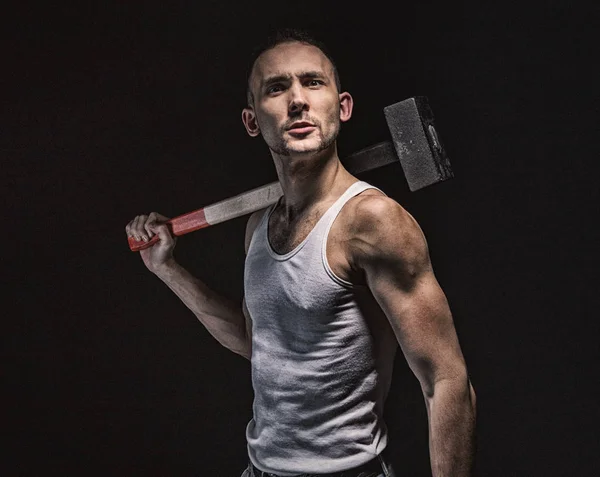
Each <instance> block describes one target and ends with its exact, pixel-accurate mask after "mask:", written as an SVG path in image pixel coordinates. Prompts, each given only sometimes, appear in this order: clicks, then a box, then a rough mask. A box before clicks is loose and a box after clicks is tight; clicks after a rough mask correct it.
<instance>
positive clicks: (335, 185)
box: [273, 143, 353, 221]
mask: <svg viewBox="0 0 600 477" xmlns="http://www.w3.org/2000/svg"><path fill="white" fill-rule="evenodd" d="M273 160H274V162H275V168H276V170H277V176H278V177H279V183H280V184H281V188H282V190H283V198H282V202H281V206H282V208H283V210H282V212H283V213H284V215H285V216H286V217H287V218H288V219H289V220H290V221H291V220H293V218H294V217H295V216H297V215H300V214H301V213H302V212H304V211H306V210H307V209H309V208H310V207H311V206H312V205H314V204H315V203H318V202H321V201H322V200H325V199H327V197H328V196H330V195H333V196H336V195H339V191H338V189H344V190H345V188H346V187H347V186H348V184H349V183H351V182H352V180H353V177H352V176H351V174H350V173H349V172H348V171H347V170H346V169H345V168H344V167H343V165H342V163H341V162H340V160H339V157H338V155H337V148H336V146H335V143H334V144H332V146H331V147H330V148H328V149H326V150H324V151H321V152H319V153H318V154H315V155H304V154H298V155H291V156H280V155H276V154H273Z"/></svg>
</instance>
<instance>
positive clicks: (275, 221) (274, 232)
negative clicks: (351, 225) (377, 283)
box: [267, 204, 361, 283]
mask: <svg viewBox="0 0 600 477" xmlns="http://www.w3.org/2000/svg"><path fill="white" fill-rule="evenodd" d="M329 205H330V204H325V206H323V207H320V208H316V209H315V210H313V211H311V212H310V213H308V214H305V215H304V216H299V217H297V218H296V219H295V220H292V221H287V220H285V219H284V218H283V217H281V215H279V214H277V213H276V211H274V213H273V214H271V216H270V217H269V219H268V220H269V222H268V228H267V237H268V240H269V244H270V246H271V248H272V249H273V251H274V252H275V253H277V254H279V255H285V254H288V253H290V252H292V251H293V250H295V249H296V248H297V247H298V246H299V245H300V244H302V242H304V241H305V240H308V239H309V235H310V239H314V240H320V241H319V243H318V244H317V245H318V246H319V251H320V250H321V248H320V246H321V245H322V244H323V241H324V242H325V243H324V246H325V255H326V258H327V262H328V264H329V267H330V268H331V270H332V271H333V273H334V274H335V275H337V276H338V277H339V278H341V279H342V280H345V281H349V282H351V283H361V282H360V276H359V275H358V274H357V273H355V272H354V271H353V270H352V267H351V266H350V262H349V249H348V245H349V243H348V242H349V239H350V235H349V231H348V230H347V223H346V221H345V216H344V214H343V213H340V216H338V217H335V219H334V220H333V223H332V224H331V227H330V228H328V227H325V226H327V225H329V224H326V223H321V219H326V218H324V217H323V215H324V214H325V213H326V211H327V209H328V207H329ZM317 227H318V229H317ZM317 230H320V231H321V232H324V233H322V234H319V236H318V237H316V236H315V237H313V236H312V235H311V233H315V232H317Z"/></svg>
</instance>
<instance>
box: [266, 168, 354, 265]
mask: <svg viewBox="0 0 600 477" xmlns="http://www.w3.org/2000/svg"><path fill="white" fill-rule="evenodd" d="M363 184H366V183H365V182H364V181H361V180H358V181H356V182H353V183H352V184H350V185H349V186H348V188H347V189H346V190H345V191H344V192H343V193H342V195H340V196H339V197H338V198H337V199H336V200H335V201H334V203H333V204H331V205H330V206H329V208H328V209H327V210H326V211H325V212H324V213H323V215H321V217H319V220H317V222H316V223H315V225H314V226H313V228H312V229H311V230H310V232H308V234H307V235H306V237H304V240H302V242H300V243H299V244H298V245H296V246H295V247H294V248H293V249H292V250H290V251H289V252H287V253H284V254H280V253H277V252H276V251H275V249H273V247H272V246H271V240H270V239H269V222H270V218H271V214H273V212H274V210H275V208H276V207H277V205H278V204H279V202H280V200H281V198H280V199H279V200H278V201H277V202H276V203H275V204H273V205H272V206H271V208H270V209H268V211H267V213H266V214H265V215H264V218H265V220H266V222H267V223H266V224H265V225H264V230H265V234H266V242H267V250H268V252H269V255H271V257H273V258H274V259H275V260H279V261H284V260H289V259H290V258H292V257H293V256H294V255H296V254H297V253H298V252H299V251H300V250H301V249H302V248H303V247H304V246H305V245H306V243H307V242H308V240H309V239H310V238H311V236H312V235H314V233H315V230H317V229H318V228H319V226H320V225H321V224H322V223H323V222H324V220H325V218H326V217H327V216H328V215H329V214H330V213H331V211H332V210H333V209H335V208H336V207H337V206H338V205H339V203H340V202H342V201H344V200H345V199H346V198H347V197H348V196H350V197H351V196H352V193H353V192H354V190H355V189H357V188H358V187H360V186H361V185H363Z"/></svg>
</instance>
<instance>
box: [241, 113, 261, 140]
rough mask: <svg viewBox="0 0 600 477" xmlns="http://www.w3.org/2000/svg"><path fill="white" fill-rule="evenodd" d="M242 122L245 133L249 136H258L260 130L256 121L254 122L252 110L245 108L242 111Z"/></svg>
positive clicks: (254, 115)
mask: <svg viewBox="0 0 600 477" xmlns="http://www.w3.org/2000/svg"><path fill="white" fill-rule="evenodd" d="M242 122H243V123H244V126H246V131H247V132H248V134H249V135H250V136H252V137H256V136H258V135H259V134H260V128H259V127H258V121H257V120H256V114H255V113H254V109H253V108H250V107H247V108H244V109H243V110H242Z"/></svg>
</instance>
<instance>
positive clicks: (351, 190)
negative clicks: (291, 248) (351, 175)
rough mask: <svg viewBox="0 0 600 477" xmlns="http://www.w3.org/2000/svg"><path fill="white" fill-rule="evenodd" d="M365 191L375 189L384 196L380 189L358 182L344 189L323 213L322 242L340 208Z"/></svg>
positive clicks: (325, 238)
mask: <svg viewBox="0 0 600 477" xmlns="http://www.w3.org/2000/svg"><path fill="white" fill-rule="evenodd" d="M367 189H375V190H378V191H379V192H381V193H382V194H384V195H385V192H383V191H382V190H381V189H379V188H377V187H375V186H373V185H371V184H369V183H368V182H364V181H358V182H355V183H354V184H352V185H351V186H350V187H348V189H346V192H344V193H343V194H342V195H341V196H340V197H339V198H338V199H337V200H336V201H335V202H334V203H333V205H332V206H331V207H330V208H329V210H327V212H325V217H324V219H325V220H323V221H321V222H322V223H321V225H322V226H323V230H324V232H325V233H324V237H323V239H324V240H327V235H328V234H329V229H331V226H332V225H333V222H334V221H335V219H336V218H337V216H338V215H339V213H340V211H341V210H342V208H343V207H344V205H346V203H347V202H348V201H349V200H350V199H352V198H353V197H355V196H357V195H358V194H360V193H361V192H364V191H365V190H367Z"/></svg>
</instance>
